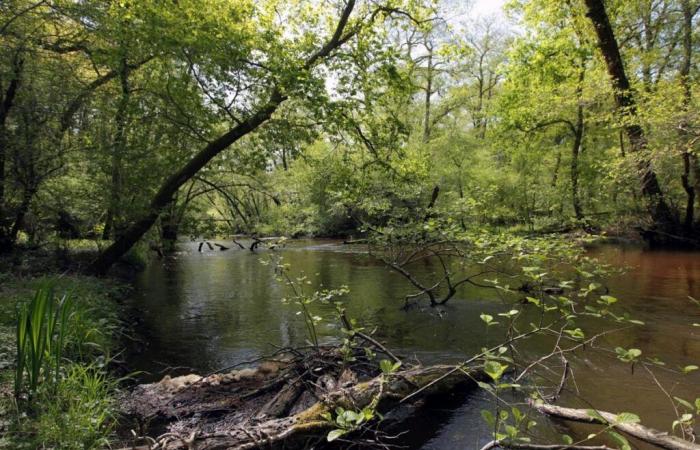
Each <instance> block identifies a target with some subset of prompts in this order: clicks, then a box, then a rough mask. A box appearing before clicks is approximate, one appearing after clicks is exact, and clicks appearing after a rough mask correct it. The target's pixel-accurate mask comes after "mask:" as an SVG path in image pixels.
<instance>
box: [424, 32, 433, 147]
mask: <svg viewBox="0 0 700 450" xmlns="http://www.w3.org/2000/svg"><path fill="white" fill-rule="evenodd" d="M426 48H427V49H428V71H427V80H426V87H425V117H424V118H423V142H428V140H430V99H431V97H432V95H433V46H432V44H431V43H429V42H426Z"/></svg>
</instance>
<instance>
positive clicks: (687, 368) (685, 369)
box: [681, 365, 700, 374]
mask: <svg viewBox="0 0 700 450" xmlns="http://www.w3.org/2000/svg"><path fill="white" fill-rule="evenodd" d="M699 368H700V367H698V366H696V365H690V366H685V367H683V368H682V369H681V370H682V371H683V373H685V374H689V373H690V372H693V371H694V370H698V369H699Z"/></svg>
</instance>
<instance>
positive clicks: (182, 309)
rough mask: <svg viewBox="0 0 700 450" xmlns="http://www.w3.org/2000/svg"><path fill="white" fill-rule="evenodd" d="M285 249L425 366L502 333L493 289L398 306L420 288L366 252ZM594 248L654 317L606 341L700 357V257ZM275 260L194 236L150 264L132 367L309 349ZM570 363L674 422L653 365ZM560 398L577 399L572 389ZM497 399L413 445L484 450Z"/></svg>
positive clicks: (590, 388) (459, 403)
mask: <svg viewBox="0 0 700 450" xmlns="http://www.w3.org/2000/svg"><path fill="white" fill-rule="evenodd" d="M231 247H233V246H231ZM348 250H350V251H348ZM278 253H279V254H282V255H283V256H284V259H285V262H288V263H290V264H291V267H292V270H293V272H294V273H301V272H303V273H304V274H306V275H307V276H308V277H309V280H310V281H311V285H310V286H308V287H309V288H310V289H316V288H321V287H326V288H336V287H339V286H341V285H347V286H348V287H349V288H350V295H349V296H348V298H347V299H346V306H347V309H348V314H349V315H350V316H351V317H354V318H356V319H358V321H359V322H360V323H361V324H363V325H364V326H365V327H366V328H367V329H370V330H372V329H375V328H376V329H377V332H378V335H379V337H380V338H381V339H382V340H384V341H386V342H387V344H388V345H389V346H390V347H391V348H393V349H397V351H399V352H401V353H403V354H404V355H410V356H412V357H414V358H416V359H417V360H420V361H421V362H424V363H430V362H434V361H441V362H446V361H456V360H459V359H460V358H463V357H464V356H469V355H471V354H473V353H475V352H477V351H478V350H479V349H481V348H482V347H484V346H487V345H491V344H495V343H497V342H499V341H500V340H501V337H502V336H501V334H500V332H499V331H498V330H493V331H492V330H487V329H486V327H485V326H484V324H483V322H482V321H481V320H480V318H479V314H481V313H483V312H486V313H491V314H496V313H497V312H500V311H502V310H503V307H504V306H503V304H502V303H501V301H500V300H499V297H498V296H497V294H496V293H495V292H494V291H493V290H483V289H478V288H475V287H473V286H469V285H463V286H462V288H461V289H460V291H459V293H458V294H457V295H456V296H455V297H454V298H453V299H452V300H450V303H448V304H447V305H446V306H444V307H440V308H422V309H421V308H417V309H412V310H410V311H408V312H404V311H402V310H400V306H401V305H402V302H403V297H404V296H405V295H407V294H409V293H412V290H411V287H410V286H409V285H408V284H407V283H406V282H405V280H404V279H403V278H402V277H400V276H399V275H397V274H395V273H393V272H391V271H390V270H388V269H387V268H386V267H384V266H383V265H382V264H380V263H378V262H376V261H374V260H372V259H371V258H369V257H368V256H367V255H365V254H363V253H361V252H359V251H357V249H348V248H344V247H343V246H342V245H336V244H335V243H332V242H323V241H320V242H319V241H311V242H293V243H292V244H290V246H289V247H288V248H286V249H284V250H282V251H280V252H278ZM591 253H592V254H594V255H596V256H599V257H601V258H602V259H604V260H606V261H608V262H611V263H613V264H617V265H624V266H628V267H630V269H629V271H628V272H627V273H626V274H624V275H621V276H619V277H616V278H614V279H613V280H611V285H610V287H611V291H612V293H613V294H614V295H615V296H617V297H618V298H620V300H621V301H620V303H621V305H622V306H623V308H625V309H626V310H627V311H628V312H630V314H632V315H633V316H634V317H635V318H638V319H640V320H643V321H645V322H646V323H647V325H646V326H644V327H633V328H630V329H626V330H623V331H620V332H618V333H615V334H613V335H610V336H606V337H605V339H604V340H603V341H604V343H605V344H606V345H610V346H613V347H614V346H622V347H625V348H631V347H635V348H640V349H643V351H644V354H645V355H647V356H656V355H658V356H661V357H662V358H663V359H664V360H665V361H666V362H667V363H668V365H669V366H671V367H675V366H684V365H687V364H697V363H698V362H699V361H700V328H697V327H695V328H694V327H692V323H700V307H698V306H696V305H693V304H692V303H691V302H690V301H689V299H688V296H693V297H696V298H700V256H699V255H698V254H697V253H683V252H659V251H655V252H649V251H643V250H641V249H637V248H624V247H611V246H605V247H600V248H597V249H593V250H592V251H591ZM268 258H269V255H268V254H267V253H265V252H260V253H251V252H248V251H243V250H237V249H236V250H233V249H232V250H229V251H227V252H220V251H205V252H202V253H199V252H197V246H196V245H195V244H183V245H182V247H181V252H180V253H179V254H178V255H177V256H176V257H175V258H174V259H171V260H168V261H166V262H165V263H162V264H160V263H154V264H152V265H151V266H150V267H148V268H147V269H146V271H145V272H144V273H143V274H142V275H141V276H140V278H139V280H138V285H137V289H136V294H135V298H134V300H135V302H136V303H137V305H138V306H139V308H140V309H141V310H142V311H143V327H142V329H143V331H144V333H146V338H147V340H148V341H149V346H148V347H147V348H146V349H145V350H144V351H141V352H140V353H136V354H134V355H133V356H132V357H131V361H130V362H131V363H132V366H133V367H134V368H135V369H137V370H144V371H148V372H150V373H151V374H152V375H150V376H148V375H147V376H145V378H146V379H154V378H159V377H160V376H161V375H159V374H158V372H159V371H161V370H162V369H163V368H164V367H165V366H172V367H177V366H183V367H187V368H192V369H194V370H197V371H199V372H207V371H210V370H213V369H216V368H220V367H225V366H228V365H230V364H232V363H234V362H239V361H242V360H248V359H252V358H254V357H257V356H260V355H262V354H266V353H270V352H271V351H274V349H275V348H276V346H290V345H303V344H304V343H305V339H306V338H305V332H304V325H303V321H302V319H301V318H300V317H299V316H298V315H296V309H295V308H294V306H293V305H284V304H282V302H281V299H282V298H283V297H284V296H285V294H287V291H286V288H285V287H284V286H283V285H281V284H280V283H278V282H277V281H275V277H274V273H273V268H272V266H271V265H265V264H263V263H262V262H264V261H266V260H268ZM418 270H419V272H420V271H422V272H423V275H425V274H427V273H428V272H430V271H431V270H433V268H432V267H431V266H430V265H429V264H427V265H424V266H422V267H420V268H419V269H418ZM419 275H420V273H419ZM315 312H317V313H318V314H320V315H324V316H327V317H331V316H332V315H333V314H332V312H333V307H332V306H327V307H323V306H321V307H317V310H316V311H315ZM337 327H338V326H337V324H336V323H335V322H334V321H333V320H329V321H327V322H324V323H323V324H322V325H321V327H320V330H319V331H320V335H321V337H322V339H326V340H328V339H332V338H333V337H334V336H335V335H336V334H337ZM550 345H551V343H550V342H547V340H546V339H535V340H533V341H532V342H530V343H528V346H527V347H528V348H530V349H531V351H542V350H544V349H549V346H550ZM571 362H572V364H573V366H574V368H575V373H576V377H575V380H574V381H575V382H576V385H575V386H576V387H577V388H578V389H579V390H580V394H581V396H582V397H585V398H587V399H588V400H589V401H591V402H592V403H593V404H594V405H595V406H596V407H599V408H609V409H613V410H615V409H617V410H627V411H634V412H637V413H639V414H640V415H641V417H642V419H643V421H644V422H645V423H646V424H648V425H650V426H656V427H660V428H664V429H667V428H668V427H669V423H668V422H669V420H670V419H669V418H670V417H671V415H670V414H672V412H673V409H672V405H671V404H670V403H669V401H668V399H667V398H666V397H665V396H664V394H663V393H661V392H660V390H659V389H658V388H656V387H655V386H654V381H653V380H652V379H651V378H650V375H649V374H648V373H646V372H645V371H643V370H637V371H635V373H634V374H632V373H630V368H629V366H628V365H623V364H621V363H619V362H618V361H617V360H616V358H615V356H614V355H606V354H601V353H600V352H592V351H581V352H578V353H577V354H576V355H573V356H572V357H571ZM187 370H191V369H187ZM657 377H658V380H659V382H660V383H662V384H664V385H665V386H666V387H667V388H668V389H672V390H673V395H678V396H680V397H684V398H690V399H694V398H696V397H700V388H698V386H700V376H698V375H697V374H692V375H689V376H687V377H686V378H684V380H683V382H682V383H679V384H672V382H671V377H670V376H668V375H666V374H665V373H664V372H663V371H661V372H659V373H658V374H657ZM572 388H573V386H572ZM460 398H461V400H460ZM452 400H454V399H452ZM562 401H563V402H568V403H570V404H575V403H576V401H577V400H576V398H575V395H569V396H568V398H564V399H563V400H562ZM488 405H489V402H488V400H487V399H484V398H483V396H481V395H479V394H477V395H473V396H469V397H464V396H462V397H459V398H458V399H457V400H455V401H448V400H445V405H442V406H441V405H438V406H436V405H433V409H434V411H433V412H432V413H431V414H429V416H430V417H433V418H440V420H438V421H436V423H435V424H433V425H431V426H423V427H418V428H423V429H425V430H429V431H428V432H427V434H426V433H422V434H421V432H417V431H415V430H414V431H413V434H411V435H410V441H411V442H412V443H413V445H412V448H426V449H439V448H465V449H467V448H468V449H472V448H477V442H481V443H483V442H484V441H485V440H487V439H488V430H486V429H485V427H484V426H483V423H482V421H481V419H480V417H479V410H480V409H481V408H482V407H488ZM424 417H425V416H424ZM414 428H415V427H414ZM557 430H558V431H562V430H560V429H559V428H558V429H557ZM564 431H567V432H569V433H574V434H577V433H578V434H580V433H584V434H583V435H584V436H585V433H587V432H588V429H587V428H585V427H578V426H574V427H572V428H571V429H568V430H564Z"/></svg>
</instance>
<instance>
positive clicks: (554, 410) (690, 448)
mask: <svg viewBox="0 0 700 450" xmlns="http://www.w3.org/2000/svg"><path fill="white" fill-rule="evenodd" d="M531 404H532V406H533V407H534V408H535V409H536V410H537V411H539V412H540V413H542V414H546V415H548V416H551V417H558V418H560V419H565V420H572V421H575V422H585V423H593V424H599V425H606V426H610V427H612V428H614V429H615V430H617V431H621V432H623V433H625V434H627V435H629V436H632V437H634V438H637V439H639V440H640V441H644V442H647V443H649V444H652V445H655V446H657V447H660V448H665V449H668V450H700V445H699V444H696V443H694V442H690V441H686V440H685V439H681V438H679V437H677V436H673V435H671V434H668V433H666V432H663V431H659V430H655V429H653V428H649V427H645V426H643V425H640V424H638V423H632V422H624V421H620V420H619V419H618V418H617V414H612V413H609V412H605V411H597V410H595V412H594V413H592V414H591V413H590V412H589V411H591V410H587V409H574V408H563V407H561V406H554V405H550V404H548V403H537V402H531Z"/></svg>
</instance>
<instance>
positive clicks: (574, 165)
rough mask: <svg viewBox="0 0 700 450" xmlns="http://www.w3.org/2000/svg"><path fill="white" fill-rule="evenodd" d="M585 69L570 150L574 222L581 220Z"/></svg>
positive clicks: (580, 86)
mask: <svg viewBox="0 0 700 450" xmlns="http://www.w3.org/2000/svg"><path fill="white" fill-rule="evenodd" d="M585 73H586V72H585V69H584V68H582V69H581V73H580V74H579V80H578V81H579V83H578V86H577V87H576V100H577V102H578V105H577V108H576V124H575V125H574V129H573V132H574V145H573V147H572V149H571V201H572V203H573V207H574V214H575V215H576V220H582V219H583V208H581V198H580V196H579V189H578V178H579V164H578V163H579V155H580V153H581V145H582V144H583V126H584V117H583V99H582V98H581V97H582V95H583V80H584V77H585Z"/></svg>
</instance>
